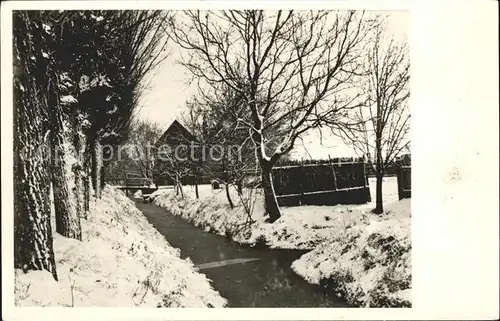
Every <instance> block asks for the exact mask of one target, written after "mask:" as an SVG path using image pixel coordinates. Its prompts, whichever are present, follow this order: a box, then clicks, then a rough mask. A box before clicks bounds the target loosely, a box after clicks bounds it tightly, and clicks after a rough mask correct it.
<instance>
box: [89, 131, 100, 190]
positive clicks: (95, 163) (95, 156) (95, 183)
mask: <svg viewBox="0 0 500 321" xmlns="http://www.w3.org/2000/svg"><path fill="white" fill-rule="evenodd" d="M91 144H92V145H91V150H90V152H91V155H92V168H91V171H92V172H91V177H92V187H93V188H94V194H95V197H96V198H101V183H100V172H101V167H102V157H101V144H100V142H99V140H98V139H97V138H93V139H92V141H91Z"/></svg>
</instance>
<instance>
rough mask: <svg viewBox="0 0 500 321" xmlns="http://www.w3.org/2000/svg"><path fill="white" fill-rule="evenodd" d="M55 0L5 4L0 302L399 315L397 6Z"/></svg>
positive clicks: (403, 68)
mask: <svg viewBox="0 0 500 321" xmlns="http://www.w3.org/2000/svg"><path fill="white" fill-rule="evenodd" d="M96 3H98V2H96ZM61 7H62V6H61ZM2 9H4V8H2ZM70 9H71V8H68V9H64V8H62V9H56V8H54V7H50V8H47V9H45V8H44V7H43V6H42V5H41V2H40V6H39V7H35V8H33V6H31V9H23V8H14V9H12V10H11V11H9V12H8V14H9V16H10V18H9V19H10V20H11V22H12V24H11V29H10V31H9V32H10V34H11V37H12V38H11V41H10V43H11V51H10V53H6V54H5V55H9V56H10V57H11V59H12V60H11V64H10V68H12V75H11V76H10V77H11V78H10V79H12V81H11V83H12V84H11V85H12V87H11V88H12V96H11V104H12V116H11V117H12V123H8V124H7V126H9V127H10V128H9V131H11V135H12V136H11V140H10V143H11V144H12V145H10V146H11V149H10V150H7V147H6V146H4V137H3V135H4V133H3V130H2V163H3V162H4V159H6V158H9V162H11V163H10V164H11V166H10V167H9V170H10V171H11V175H12V180H11V181H10V184H11V185H10V189H9V193H10V194H9V195H11V197H12V199H11V201H10V202H11V203H10V204H11V205H10V206H11V211H10V212H5V210H4V208H3V209H2V214H3V215H2V219H4V216H5V215H9V216H11V217H12V219H11V221H10V222H11V223H10V226H8V227H9V228H10V229H12V230H11V231H12V234H11V236H10V244H12V255H13V257H11V258H10V262H11V263H10V264H12V263H13V273H12V276H13V279H11V282H12V285H13V291H14V292H13V295H12V301H13V304H14V306H15V307H16V308H26V307H58V308H88V307H94V308H99V307H111V308H130V307H131V308H160V309H161V308H235V307H238V308H404V309H407V310H410V311H411V310H412V308H413V307H414V300H413V298H414V295H413V288H414V285H415V287H418V283H417V284H415V281H414V278H413V275H414V269H413V268H412V266H413V265H412V261H414V260H413V259H412V258H413V257H414V256H413V249H414V244H415V241H414V239H413V237H412V234H413V232H412V231H413V212H414V211H412V209H414V208H415V207H414V206H413V205H414V204H413V205H412V186H413V187H414V189H415V186H414V184H412V177H414V181H415V180H416V179H420V181H421V179H422V175H421V174H422V173H425V171H424V170H422V169H420V171H419V172H418V173H419V174H418V176H415V174H412V155H416V154H415V152H414V149H413V147H414V139H415V140H416V141H417V143H416V144H417V145H418V144H419V142H418V135H417V134H414V133H413V131H414V129H413V119H412V115H413V112H414V111H415V112H416V113H417V112H418V111H417V110H416V109H417V107H415V106H416V105H417V104H414V101H417V100H416V99H415V100H414V99H412V98H413V90H412V88H413V85H412V82H413V70H414V67H413V56H411V55H410V53H411V50H410V48H411V46H412V43H411V40H412V37H410V20H411V19H410V15H411V14H410V10H409V9H398V8H396V9H392V10H391V9H390V8H385V9H383V10H381V9H378V10H372V9H369V7H367V8H366V9H365V8H359V6H358V7H356V8H352V9H349V8H348V7H342V8H335V7H333V6H332V8H322V7H320V8H318V9H316V8H314V7H310V8H307V6H306V7H304V6H302V7H300V8H299V9H294V8H293V5H292V7H290V6H284V8H283V9H280V8H278V7H276V6H273V7H272V8H262V9H259V8H237V6H236V7H235V8H232V7H231V6H228V8H221V7H220V6H213V8H210V7H209V6H207V5H205V6H202V7H200V8H195V7H193V8H192V9H169V8H154V6H152V7H151V8H148V7H143V8H136V9H128V8H124V9H120V8H119V7H116V8H114V9H109V8H99V7H97V8H93V7H92V5H89V8H82V7H81V6H80V7H79V8H77V9H71V10H70ZM2 11H4V10H2ZM4 13H5V12H2V17H3V16H4ZM4 27H5V26H4V25H2V37H3V35H4V34H6V30H5V29H6V28H4ZM4 49H6V48H2V60H3V57H4ZM3 66H4V64H3V63H2V69H3ZM457 68H458V66H457ZM497 70H498V69H497ZM3 73H4V72H3V71H2V74H3ZM2 76H3V75H2ZM3 82H4V80H3V78H2V89H3V88H4V87H3ZM497 84H498V80H497ZM420 94H421V93H420ZM418 106H420V105H418ZM497 112H498V111H497ZM3 114H4V100H3V98H2V118H4V115H3ZM426 117H432V116H431V115H427V116H426ZM475 117H482V116H475ZM421 118H422V116H421V114H420V119H421ZM9 124H11V125H9ZM420 126H422V124H420ZM2 127H5V126H4V122H2ZM497 129H498V124H497ZM436 137H437V136H436ZM432 143H433V142H430V141H428V142H426V144H432ZM420 144H422V142H420ZM416 150H419V149H416ZM8 152H9V153H10V154H7V153H8ZM419 155H422V154H419ZM419 155H417V156H416V157H417V160H418V158H419V157H420V156H419ZM497 156H498V154H497ZM415 166H417V167H418V166H419V165H418V163H416V162H414V167H415ZM476 166H477V164H476ZM3 172H4V168H3V166H2V174H3ZM464 173H465V171H464V170H463V169H460V168H458V167H457V168H456V171H455V172H453V171H452V172H449V173H448V174H447V175H448V179H449V180H450V181H453V180H455V181H459V180H460V175H461V174H462V175H466V174H464ZM450 175H451V176H453V175H455V178H453V177H451V176H450ZM450 177H451V178H450ZM497 178H498V177H497ZM429 182H431V181H429ZM497 182H498V181H497ZM450 184H451V183H450ZM4 186H6V185H4V184H2V203H4V196H5V195H4V192H5V188H4ZM418 186H420V187H421V186H422V185H418ZM424 189H425V186H424ZM414 192H415V193H417V194H418V190H416V191H414ZM415 193H414V194H415ZM413 202H415V201H413ZM418 203H419V204H424V205H419V207H418V209H420V210H421V209H422V208H424V209H425V202H422V198H419V199H418ZM430 204H432V203H429V205H430ZM428 210H429V211H432V210H433V209H432V208H431V207H430V206H429V209H428ZM418 213H419V211H417V212H415V215H418ZM474 215H479V213H476V214H474ZM420 224H423V223H420ZM425 224H432V222H428V223H425ZM2 225H4V224H2ZM4 228H6V227H5V226H3V227H2V229H4ZM419 228H422V227H419ZM429 231H430V230H429ZM420 233H425V232H422V231H420ZM3 235H4V233H2V243H3V242H4V237H3ZM497 235H498V234H497ZM497 240H498V236H497ZM4 260H5V257H4V256H3V255H2V266H4V265H5V264H6V262H5V261H4ZM497 264H498V263H497ZM497 268H498V265H497ZM478 272H479V271H475V272H474V274H477V273H478ZM2 278H3V277H2ZM461 282H463V281H461ZM497 289H498V288H497ZM2 297H3V296H2ZM497 309H498V306H497ZM497 311H498V310H497ZM247 317H249V316H247ZM311 317H313V315H311ZM436 317H437V316H436ZM235 319H237V317H236V316H235Z"/></svg>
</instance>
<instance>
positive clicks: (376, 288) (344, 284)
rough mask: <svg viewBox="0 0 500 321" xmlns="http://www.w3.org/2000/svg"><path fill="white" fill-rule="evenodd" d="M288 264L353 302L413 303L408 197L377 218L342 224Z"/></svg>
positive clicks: (307, 278) (405, 305)
mask: <svg viewBox="0 0 500 321" xmlns="http://www.w3.org/2000/svg"><path fill="white" fill-rule="evenodd" d="M292 268H293V269H294V271H295V272H296V273H297V274H299V275H301V276H302V277H303V278H304V279H306V280H307V281H308V282H310V283H313V284H319V285H321V286H324V287H327V288H329V289H331V290H332V291H335V292H336V293H337V295H338V296H341V297H344V298H345V299H346V300H347V302H348V303H350V304H352V305H355V306H365V307H411V276H412V273H411V227H410V200H402V201H399V202H395V203H393V204H390V205H389V206H388V209H387V210H386V214H385V215H384V216H383V217H381V218H380V219H379V220H378V221H375V220H373V221H369V222H367V223H366V224H359V225H356V226H353V227H350V228H347V229H345V231H344V232H343V233H342V234H341V235H338V236H337V237H335V238H332V239H331V241H330V242H325V243H323V244H321V245H320V246H318V247H316V248H315V249H314V250H312V251H311V252H309V253H306V254H304V255H303V256H302V257H301V258H300V259H298V260H297V261H295V262H293V264H292Z"/></svg>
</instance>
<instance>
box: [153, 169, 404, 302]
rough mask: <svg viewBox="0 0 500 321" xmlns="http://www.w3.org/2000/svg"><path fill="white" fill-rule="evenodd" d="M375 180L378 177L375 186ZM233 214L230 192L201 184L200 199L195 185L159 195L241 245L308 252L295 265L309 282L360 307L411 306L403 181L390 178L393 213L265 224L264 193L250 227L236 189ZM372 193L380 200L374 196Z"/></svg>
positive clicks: (361, 210)
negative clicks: (399, 188)
mask: <svg viewBox="0 0 500 321" xmlns="http://www.w3.org/2000/svg"><path fill="white" fill-rule="evenodd" d="M374 185H375V181H374V180H373V179H370V186H371V187H372V186H373V187H374ZM230 192H231V195H232V199H233V201H235V204H236V206H235V207H234V208H233V209H231V208H230V207H229V205H228V202H227V200H226V198H225V191H223V190H216V191H212V190H211V189H210V187H209V186H200V187H199V194H200V199H196V198H195V196H194V191H193V190H191V188H190V187H184V195H185V196H184V198H181V197H180V196H177V195H175V192H174V191H173V190H172V189H169V190H168V189H165V190H162V191H161V192H158V193H157V195H156V198H155V200H154V202H155V204H157V205H159V206H161V207H163V208H165V209H167V210H168V211H170V212H171V213H172V214H174V215H178V216H180V217H182V218H184V219H186V220H188V221H190V222H191V223H192V224H194V225H196V226H198V227H200V228H203V229H204V230H205V231H207V232H212V233H216V234H219V235H223V236H226V237H229V238H231V239H232V240H233V241H236V242H238V243H240V244H247V245H250V246H268V247H271V248H282V249H306V250H307V249H308V250H312V251H311V252H309V253H306V254H305V255H304V256H302V257H301V258H300V259H299V260H297V261H295V262H294V264H293V266H292V268H293V269H294V271H295V272H296V273H298V274H299V275H301V276H302V277H303V278H304V279H306V280H307V281H308V282H310V283H313V284H319V285H321V286H327V287H329V288H330V289H331V290H332V291H333V288H332V287H334V288H335V291H336V292H337V295H339V296H343V297H344V298H345V299H346V300H347V301H348V302H349V303H351V304H352V305H355V306H372V307H383V306H410V305H411V298H410V292H411V236H410V231H411V229H410V226H411V225H410V221H411V213H410V200H402V201H398V200H397V182H396V178H393V177H390V178H385V179H384V200H385V201H386V202H388V203H387V204H386V211H385V213H384V214H383V215H374V214H372V213H371V212H370V211H371V209H373V208H374V206H375V204H374V203H373V202H372V203H369V204H363V205H337V206H297V207H283V208H282V214H283V215H282V217H281V218H280V219H279V220H277V221H276V222H274V223H272V224H270V223H266V222H265V218H264V209H263V199H262V195H261V194H259V193H257V199H256V203H255V210H254V212H253V214H252V219H253V222H252V223H250V222H249V220H248V215H247V213H246V212H245V210H244V208H243V206H242V205H241V202H240V201H239V199H238V197H237V196H236V193H235V191H234V190H230ZM374 195H375V193H374V191H372V198H374Z"/></svg>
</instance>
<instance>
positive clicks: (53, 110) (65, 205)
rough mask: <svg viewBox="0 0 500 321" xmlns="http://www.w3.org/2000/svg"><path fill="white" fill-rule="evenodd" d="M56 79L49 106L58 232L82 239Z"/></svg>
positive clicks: (49, 92)
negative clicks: (72, 203) (71, 187)
mask: <svg viewBox="0 0 500 321" xmlns="http://www.w3.org/2000/svg"><path fill="white" fill-rule="evenodd" d="M56 90H57V88H56V86H55V81H54V80H53V79H50V80H49V90H48V93H47V94H48V95H49V97H48V108H49V113H50V124H51V131H50V139H51V145H52V146H51V149H52V155H51V167H52V168H51V169H52V171H51V174H52V186H53V193H54V209H55V217H56V232H57V233H59V234H61V235H62V236H64V237H68V238H72V239H77V240H80V241H81V240H82V228H81V225H80V217H78V214H77V212H76V209H75V208H74V207H73V206H72V205H71V201H70V198H71V197H72V195H70V191H69V188H68V182H69V177H67V173H66V160H65V158H64V157H65V152H66V151H65V150H64V146H63V143H64V141H63V123H62V119H61V117H62V112H61V109H60V108H61V107H60V106H59V102H58V99H57V96H56V95H57V93H56Z"/></svg>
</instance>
